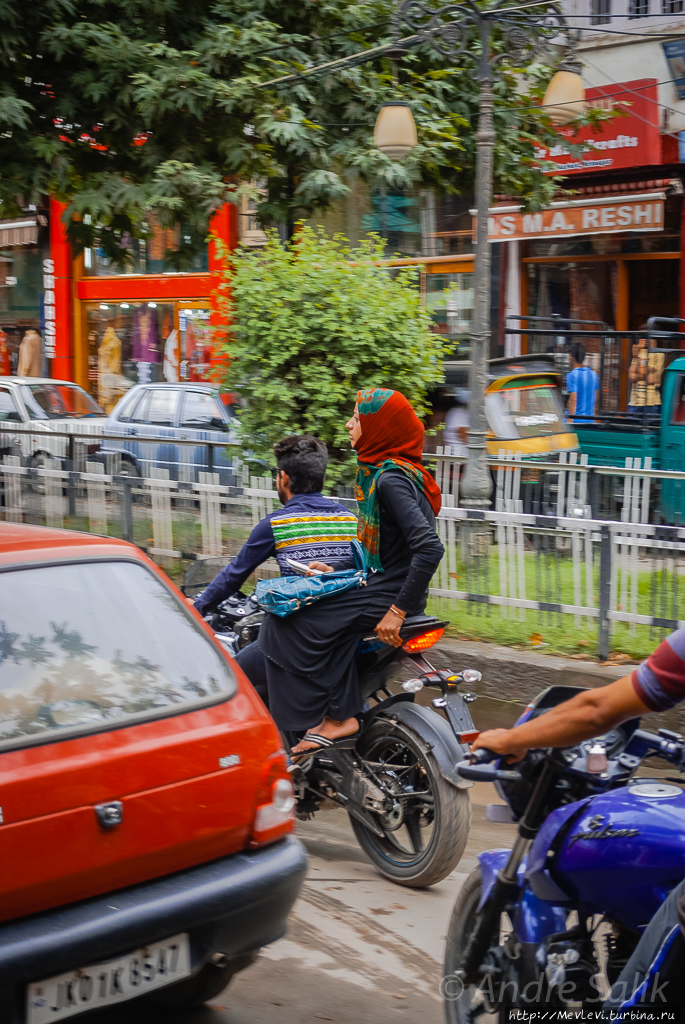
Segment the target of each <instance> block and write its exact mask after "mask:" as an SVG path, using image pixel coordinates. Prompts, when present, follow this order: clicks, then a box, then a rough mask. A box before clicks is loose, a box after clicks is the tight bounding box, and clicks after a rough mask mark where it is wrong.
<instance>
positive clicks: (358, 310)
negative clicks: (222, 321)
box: [222, 227, 443, 483]
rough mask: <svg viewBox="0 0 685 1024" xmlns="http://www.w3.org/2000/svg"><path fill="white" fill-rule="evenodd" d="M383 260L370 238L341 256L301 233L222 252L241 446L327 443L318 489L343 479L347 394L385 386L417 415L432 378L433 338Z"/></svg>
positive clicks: (409, 273) (344, 246) (342, 247)
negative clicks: (299, 437) (305, 440)
mask: <svg viewBox="0 0 685 1024" xmlns="http://www.w3.org/2000/svg"><path fill="white" fill-rule="evenodd" d="M383 255H384V244H383V241H382V239H380V238H377V237H372V238H370V239H368V240H367V241H365V242H364V243H363V244H362V245H361V246H360V247H359V248H357V249H353V248H350V246H349V245H348V243H347V240H346V239H345V238H343V237H342V235H335V236H334V237H333V238H330V237H329V236H327V235H326V233H325V232H324V231H323V230H322V229H318V230H314V229H312V228H310V227H300V228H299V229H298V231H297V233H296V235H295V239H294V242H293V244H292V245H290V246H285V245H284V244H283V243H282V242H281V241H280V240H279V238H278V236H277V235H276V234H275V232H270V234H269V239H268V242H267V244H266V246H265V248H264V249H262V250H260V251H254V250H250V249H246V248H242V249H239V250H238V251H237V252H235V253H232V254H228V255H227V258H226V272H225V278H224V284H223V288H222V294H223V296H224V299H223V301H224V309H225V313H226V316H227V319H228V320H229V322H230V325H231V326H230V333H231V340H230V342H229V343H227V345H226V355H227V358H228V369H227V372H226V377H225V380H224V384H225V386H226V387H227V388H228V389H229V390H236V391H238V392H239V394H240V395H241V396H242V397H243V398H244V399H246V403H247V404H246V407H245V408H243V409H242V410H241V411H240V426H241V432H242V435H243V440H244V443H245V447H248V448H250V449H252V450H253V451H254V452H255V453H256V454H258V455H261V456H263V457H265V458H268V459H271V460H273V453H272V450H271V448H272V445H273V444H274V442H275V441H278V440H280V439H281V438H282V437H284V436H285V435H287V434H297V433H307V434H314V435H316V436H317V437H320V438H322V440H324V441H325V442H326V444H327V445H328V449H329V456H330V459H331V463H332V465H331V470H330V471H329V476H328V482H329V483H331V482H332V481H333V480H335V479H340V478H342V479H343V480H350V479H351V464H352V453H351V451H350V447H349V439H348V436H347V432H346V431H345V428H344V425H345V422H346V421H347V420H348V419H349V417H350V415H351V413H352V409H353V407H354V402H355V397H356V393H357V390H358V389H360V388H371V387H390V388H394V389H395V390H397V391H401V392H402V393H403V394H405V395H406V396H407V398H408V399H409V400H410V402H411V403H412V404H413V406H414V408H415V409H416V410H417V411H418V412H419V413H422V412H424V411H425V408H424V404H423V403H424V398H425V396H426V393H427V391H428V390H429V388H430V386H431V385H432V384H433V383H435V382H437V381H439V380H442V376H443V373H442V362H441V357H442V347H443V346H442V339H441V338H440V336H439V335H436V334H434V333H433V332H432V331H431V329H430V322H431V321H430V316H429V314H428V312H427V311H426V309H425V308H424V307H423V306H422V304H421V297H420V293H419V289H418V286H417V285H418V282H417V274H418V271H417V269H416V268H414V267H409V268H406V269H402V270H394V271H390V270H389V269H388V268H387V267H384V266H381V265H380V263H379V260H380V259H382V257H383Z"/></svg>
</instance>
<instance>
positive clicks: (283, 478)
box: [195, 434, 357, 615]
mask: <svg viewBox="0 0 685 1024" xmlns="http://www.w3.org/2000/svg"><path fill="white" fill-rule="evenodd" d="M274 453H275V455H276V466H277V472H276V490H277V492H278V497H279V499H280V501H281V503H282V504H283V506H284V508H282V509H277V510H276V511H275V512H270V513H269V515H267V516H265V517H264V518H263V519H262V520H261V522H259V523H258V524H257V525H256V526H255V528H254V529H253V531H252V533H251V534H250V536H249V537H248V539H247V540H246V541H245V543H244V544H243V546H242V548H241V549H240V551H239V552H238V554H237V555H236V557H235V558H234V559H233V560H232V561H231V562H230V564H229V565H227V566H226V568H225V569H222V570H221V572H220V573H219V574H218V575H217V576H215V578H214V579H213V580H212V582H211V583H210V584H209V586H208V587H207V588H206V589H205V590H204V591H203V592H202V593H201V594H199V595H198V596H197V598H196V599H195V607H196V609H197V610H198V611H199V613H200V615H206V614H207V612H211V611H214V609H215V608H216V607H217V605H219V604H221V602H222V601H225V600H226V598H227V597H230V596H231V594H235V593H236V592H237V591H238V590H240V588H241V586H242V585H243V583H244V582H245V580H246V579H247V577H248V576H249V575H250V574H251V573H253V572H254V571H255V569H256V568H257V567H258V566H260V565H261V564H262V562H265V561H266V560H267V558H272V557H273V556H275V557H276V561H277V562H278V565H279V567H280V570H281V574H282V575H283V576H295V575H296V570H295V569H294V568H292V566H290V565H289V564H288V559H289V558H290V559H293V560H295V561H299V562H303V563H306V564H307V563H309V562H311V561H317V560H320V561H325V562H328V563H329V564H331V565H333V566H335V565H337V564H338V562H340V561H343V560H346V559H349V558H350V556H351V551H352V549H351V547H350V540H351V539H352V538H353V537H356V536H357V518H356V516H355V515H354V513H353V512H350V510H349V509H348V508H345V506H344V505H341V504H340V503H339V502H337V501H334V500H333V499H332V498H325V497H324V496H323V495H322V494H321V488H322V487H323V482H324V478H325V475H326V466H327V463H328V452H327V450H326V445H325V444H324V442H323V441H320V440H319V438H318V437H310V436H308V435H306V434H299V435H298V434H296V435H293V436H292V437H286V438H284V439H283V440H282V441H279V442H278V444H277V445H275V446H274Z"/></svg>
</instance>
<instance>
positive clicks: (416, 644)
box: [402, 629, 445, 654]
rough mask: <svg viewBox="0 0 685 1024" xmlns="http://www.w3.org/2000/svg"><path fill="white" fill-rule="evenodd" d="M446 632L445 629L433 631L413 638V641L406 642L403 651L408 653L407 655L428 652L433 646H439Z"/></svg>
mask: <svg viewBox="0 0 685 1024" xmlns="http://www.w3.org/2000/svg"><path fill="white" fill-rule="evenodd" d="M444 632H445V630H444V629H431V630H430V631H429V632H428V633H422V634H421V635H420V636H415V637H412V639H411V640H405V642H404V643H403V644H402V650H403V651H406V652H407V654H414V653H415V652H416V651H427V650H428V648H429V647H432V646H433V644H437V642H438V640H439V639H440V637H441V636H442V634H443V633H444Z"/></svg>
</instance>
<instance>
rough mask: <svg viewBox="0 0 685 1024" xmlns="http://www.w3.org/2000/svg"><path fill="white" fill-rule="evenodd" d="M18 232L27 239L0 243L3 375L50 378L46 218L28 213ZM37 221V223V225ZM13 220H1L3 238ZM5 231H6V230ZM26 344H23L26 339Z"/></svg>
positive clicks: (0, 368)
mask: <svg viewBox="0 0 685 1024" xmlns="http://www.w3.org/2000/svg"><path fill="white" fill-rule="evenodd" d="M26 217H27V220H26V222H25V223H27V224H28V225H33V226H31V227H25V228H23V229H21V228H20V229H18V233H21V232H22V231H23V233H25V234H26V236H27V237H26V238H25V239H24V240H23V241H21V242H18V243H17V244H0V376H4V377H8V376H11V375H14V374H18V375H22V376H24V375H25V376H28V375H30V376H36V377H44V376H46V375H48V376H49V366H50V363H49V360H48V359H46V353H45V351H44V300H45V291H44V287H43V259H44V258H45V257H46V256H47V255H48V227H47V218H46V217H45V216H44V215H43V214H40V215H39V214H37V213H33V212H32V213H29V214H27V215H26ZM34 221H35V223H34ZM12 224H13V222H12V221H0V238H1V239H3V240H4V239H6V238H7V236H8V234H10V233H11V229H12ZM3 229H4V230H3ZM25 338H26V339H27V340H26V343H25V344H24V339H25Z"/></svg>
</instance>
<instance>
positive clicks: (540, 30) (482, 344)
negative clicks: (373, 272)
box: [377, 0, 584, 508]
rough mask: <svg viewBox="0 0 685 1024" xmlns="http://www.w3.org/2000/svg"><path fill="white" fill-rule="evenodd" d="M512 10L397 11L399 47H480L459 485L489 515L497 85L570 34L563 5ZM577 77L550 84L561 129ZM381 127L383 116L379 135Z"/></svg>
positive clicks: (409, 3)
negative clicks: (402, 35)
mask: <svg viewBox="0 0 685 1024" xmlns="http://www.w3.org/2000/svg"><path fill="white" fill-rule="evenodd" d="M506 2H507V0H499V3H496V4H494V5H492V6H490V7H487V8H484V7H479V6H477V5H476V3H475V2H474V0H464V2H463V3H459V4H447V5H445V6H444V7H440V8H429V7H428V6H427V4H425V3H422V2H421V0H405V2H404V3H402V4H401V5H400V6H399V7H398V9H397V12H396V15H395V21H394V26H395V38H396V39H397V37H398V36H399V29H400V26H401V25H407V26H408V27H409V28H410V29H412V30H414V32H415V35H414V36H413V37H412V43H413V44H414V45H415V42H414V40H417V41H419V42H430V43H431V44H432V45H433V46H435V47H436V48H437V49H438V50H439V51H440V52H441V53H442V54H443V55H444V56H447V57H449V58H452V59H455V58H457V57H462V56H465V55H466V53H467V47H468V46H469V45H471V44H472V43H473V40H474V36H477V38H478V41H479V45H480V57H479V60H478V72H477V77H478V82H479V85H480V94H479V100H478V129H477V131H476V176H475V203H476V211H477V227H476V260H475V267H474V308H473V327H472V331H471V374H470V386H471V397H470V400H469V439H468V451H469V456H468V463H467V466H466V472H465V473H464V479H463V481H462V485H461V500H462V504H464V505H465V506H469V507H471V508H487V507H488V506H489V505H490V493H491V490H492V482H491V478H490V470H489V468H488V464H487V456H486V446H485V433H486V419H485V388H486V384H487V373H488V359H489V355H490V337H491V328H490V292H491V249H490V245H489V243H488V213H489V210H490V205H491V202H492V182H493V162H494V149H495V141H496V136H495V127H494V119H493V108H494V99H493V82H494V79H495V75H496V74H497V70H498V67H499V65H500V64H501V63H502V62H503V61H504V60H506V59H509V60H510V61H513V62H515V61H517V59H518V61H520V62H522V60H523V59H524V56H525V54H526V51H529V54H530V51H533V50H534V49H535V48H537V47H538V46H539V45H540V44H541V43H542V44H544V43H545V42H549V41H551V39H552V38H553V37H554V36H555V35H558V34H559V33H560V32H563V31H564V30H565V22H564V18H563V15H562V14H561V12H560V10H559V5H558V4H557V3H553V2H547V0H542V2H533V3H523V4H520V5H517V6H506ZM496 26H498V27H499V28H500V30H501V34H502V47H501V49H500V51H499V52H494V50H493V45H492V44H493V30H494V28H495V27H496ZM391 55H392V54H391ZM401 55H402V50H401V49H399V50H398V52H397V56H401ZM529 59H530V56H529ZM579 70H580V68H579V67H578V66H576V65H569V64H567V65H566V67H565V70H564V71H562V72H560V73H557V74H556V75H555V76H554V78H553V79H552V81H551V82H550V86H549V87H548V94H549V93H551V94H553V102H554V104H555V106H554V107H550V112H551V116H552V119H553V120H554V121H555V123H560V124H561V123H568V122H569V121H570V120H572V119H573V118H574V117H577V116H578V114H579V113H580V112H581V111H582V109H583V107H584V93H583V92H582V81H580V76H579V73H578V72H579ZM564 76H566V77H564ZM546 99H547V96H546V97H545V100H546ZM545 100H543V103H544V102H545ZM382 109H385V108H382ZM381 113H382V111H381ZM380 121H381V115H380V114H379V119H378V122H377V128H378V124H379V123H380ZM394 143H395V147H396V149H397V151H398V152H399V151H401V150H402V138H401V133H400V137H396V138H395V139H394ZM410 148H411V146H409V145H407V146H406V148H405V149H404V152H408V151H409V149H410ZM391 155H392V154H391Z"/></svg>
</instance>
